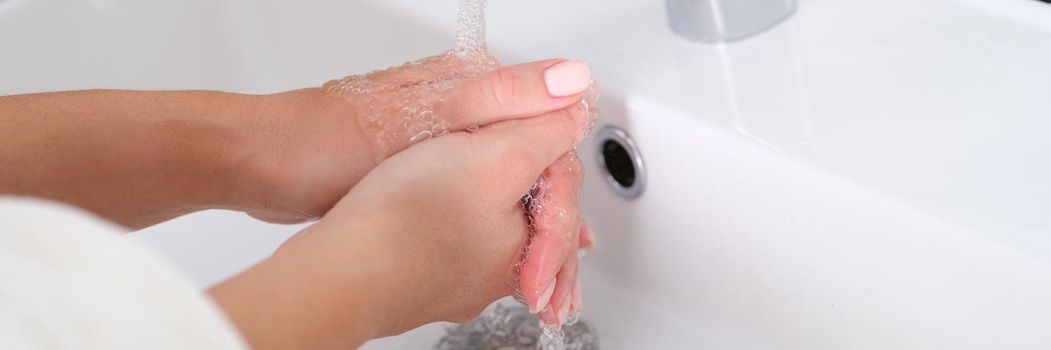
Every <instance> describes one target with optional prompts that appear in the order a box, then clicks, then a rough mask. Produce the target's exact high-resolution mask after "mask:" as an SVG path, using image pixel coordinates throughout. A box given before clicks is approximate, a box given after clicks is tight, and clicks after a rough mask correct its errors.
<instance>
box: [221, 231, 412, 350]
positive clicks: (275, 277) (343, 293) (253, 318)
mask: <svg viewBox="0 0 1051 350" xmlns="http://www.w3.org/2000/svg"><path fill="white" fill-rule="evenodd" d="M319 226H320V225H317V224H316V225H314V226H312V227H310V228H308V229H307V231H309V232H306V231H304V232H302V233H300V236H299V237H297V238H296V239H295V242H292V243H290V244H288V245H286V246H283V247H282V248H281V249H280V250H278V252H277V253H275V254H274V255H273V256H272V257H270V258H268V259H266V260H265V261H263V262H261V263H260V264H258V265H256V266H254V267H252V268H251V269H249V270H248V271H245V272H243V273H241V274H239V275H238V276H236V277H234V278H233V279H231V280H228V281H225V282H223V283H221V284H220V285H217V286H215V287H214V288H212V289H211V290H210V291H209V293H210V294H211V296H212V297H213V298H214V299H215V300H216V302H217V303H218V304H219V305H220V306H221V307H222V308H223V310H224V312H225V313H226V314H227V316H228V317H229V318H230V319H231V321H232V322H233V323H234V324H236V325H237V327H238V328H239V329H240V331H241V333H242V335H243V336H244V337H245V339H246V340H247V341H248V342H249V343H250V344H251V345H252V347H253V348H254V349H282V348H311V349H345V348H355V347H357V346H360V345H361V344H362V343H364V342H366V341H368V340H370V339H374V338H377V337H381V336H386V335H392V334H391V332H390V331H389V329H390V328H391V327H390V324H391V323H392V322H397V320H395V319H392V318H394V317H392V316H391V315H394V314H397V312H395V310H393V309H395V308H397V304H394V303H395V302H397V301H398V299H399V298H400V297H398V296H397V295H395V294H394V293H392V292H396V291H397V290H398V289H397V284H396V281H393V280H392V271H393V269H392V268H391V267H390V266H391V265H390V264H391V263H392V262H393V260H392V259H390V256H388V255H386V254H383V253H382V252H384V251H388V250H387V248H384V249H377V248H378V247H377V246H376V244H377V243H374V242H369V240H370V239H369V238H368V236H372V233H375V232H369V233H368V234H363V233H365V232H362V231H358V230H357V229H350V228H348V227H342V228H341V230H339V232H332V231H326V230H327V229H325V228H320V229H319ZM334 247H338V248H334ZM348 256H352V257H354V259H353V261H349V260H348V259H347V257H348Z"/></svg>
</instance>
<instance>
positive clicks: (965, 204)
mask: <svg viewBox="0 0 1051 350" xmlns="http://www.w3.org/2000/svg"><path fill="white" fill-rule="evenodd" d="M454 22H455V11H454V1H452V0H446V1H433V0H431V1H424V0H359V1H320V0H317V1H297V2H290V1H277V0H258V1H248V0H223V1H205V0H199V1H196V0H195V1H180V2H166V1H160V0H137V1H130V0H95V1H73V0H68V1H59V0H48V1H29V0H0V50H2V52H3V54H0V93H4V94H6V93H17V92H28V91H42V90H59V89H73V88H88V87H124V88H208V89H226V90H236V91H247V92H267V91H277V90H281V89H291V88H298V87H304V86H313V85H319V84H321V83H322V82H324V81H326V80H328V79H331V78H335V77H340V76H343V75H346V74H350V73H358V72H364V71H368V70H371V69H375V68H382V67H385V66H388V65H392V64H397V63H400V62H403V61H407V60H410V59H413V58H418V57H423V56H426V55H431V54H435V53H438V52H441V51H443V50H445V49H447V48H448V47H449V46H451V42H452V31H453V29H454V28H453V24H454ZM489 33H490V36H489V37H490V46H491V47H492V49H493V51H494V52H495V53H496V55H497V56H498V57H501V58H502V59H503V60H504V61H505V62H521V61H527V60H532V59H540V58H547V57H553V56H562V57H573V58H580V59H584V60H587V61H588V62H590V63H591V65H592V69H593V71H594V73H595V75H596V77H597V78H598V79H599V80H600V83H602V85H603V91H604V100H603V101H602V103H601V108H602V122H601V124H602V125H614V126H618V127H620V128H622V129H624V130H626V131H627V132H628V133H630V134H631V135H632V136H633V138H634V140H635V142H636V143H637V145H638V146H639V148H640V150H641V152H642V155H643V157H644V159H645V163H646V170H647V173H648V183H647V189H646V192H645V193H644V194H643V196H642V197H640V198H638V199H635V200H630V201H629V200H624V199H621V198H620V197H617V196H616V195H615V194H614V192H613V191H611V190H610V188H609V187H608V185H607V183H606V182H605V181H604V180H603V178H602V176H603V174H602V172H601V171H599V170H598V165H599V162H598V160H597V159H596V154H595V153H596V152H595V149H596V148H597V147H596V146H595V142H594V140H592V141H588V142H589V143H588V145H587V147H584V148H582V151H583V154H582V155H583V157H584V161H585V162H586V165H587V166H588V168H589V170H590V171H589V175H588V176H589V178H588V182H587V186H586V189H585V193H584V195H585V206H586V207H585V211H586V214H587V217H588V218H589V220H590V221H591V223H592V224H593V226H594V228H595V230H596V231H597V233H598V234H599V238H600V240H601V242H600V247H599V248H598V249H597V250H596V251H594V252H593V253H592V254H591V255H589V256H588V258H587V259H586V260H585V264H584V270H585V271H584V280H585V282H584V288H585V300H586V303H587V307H586V312H585V318H586V319H588V320H590V321H591V322H593V323H595V324H596V326H597V328H598V330H599V332H600V334H601V338H602V347H603V348H604V349H706V348H707V349H767V348H769V349H942V348H951V349H1041V348H1046V346H1047V344H1051V331H1049V329H1051V264H1049V263H1051V215H1049V214H1051V212H1049V211H1051V210H1049V208H1051V180H1049V179H1051V165H1048V162H1047V161H1046V160H1045V158H1046V157H1047V156H1046V155H1047V154H1048V153H1049V152H1051V138H1048V137H1047V136H1046V135H1048V134H1051V118H1048V116H1051V96H1049V95H1048V91H1051V64H1049V62H1051V5H1048V4H1044V3H1041V2H1037V1H1035V0H887V1H879V2H873V1H864V0H802V1H801V4H800V9H799V12H798V13H797V14H796V15H795V16H793V17H792V18H791V19H789V20H788V21H787V22H785V23H783V24H782V25H780V26H778V27H776V28H775V29H774V30H772V31H770V32H767V33H764V34H762V35H760V36H757V37H754V38H751V39H748V40H745V41H741V42H736V43H733V44H728V45H703V44H692V43H688V42H685V41H683V40H680V39H678V38H676V37H675V36H674V35H673V34H671V32H670V30H669V29H667V25H666V20H665V17H664V8H663V2H661V1H657V0H653V1H645V2H644V1H630V0H577V1H571V2H564V1H558V0H534V1H530V2H510V1H491V4H490V28H489ZM297 229H298V228H297V227H285V226H273V225H265V224H260V223H256V222H253V221H251V220H250V219H248V218H246V217H243V216H241V215H239V214H233V213H224V212H208V213H201V214H197V215H192V216H189V217H186V218H183V219H179V220H175V221H173V222H171V223H167V224H164V225H161V226H158V227H155V228H151V229H148V230H145V231H143V232H141V233H138V234H137V236H136V237H141V238H144V239H145V240H146V241H148V242H149V243H151V244H154V245H155V246H156V247H157V248H158V249H159V250H160V251H162V252H164V253H166V254H168V255H169V256H170V257H171V258H172V259H174V260H175V261H176V262H177V263H179V264H181V265H183V266H185V267H186V268H187V270H188V271H189V272H190V273H191V275H192V277H194V278H195V279H196V281H198V283H200V284H201V285H202V286H205V285H208V284H210V283H213V282H215V281H217V280H220V279H222V278H224V277H226V276H229V275H230V274H232V273H235V272H237V271H239V270H240V269H242V268H244V267H246V266H248V265H249V264H251V263H252V262H254V261H256V260H258V259H260V258H262V257H264V256H266V254H268V253H269V252H270V251H271V250H272V249H273V248H274V247H275V246H276V245H277V244H279V243H280V241H281V240H282V239H284V238H285V237H287V235H289V234H291V233H293V232H295V231H296V230H297ZM441 331H442V330H441V326H430V327H425V328H423V329H421V330H417V331H414V332H410V333H409V334H406V335H403V336H400V337H395V338H391V339H385V340H380V341H377V342H373V343H370V344H368V345H367V346H366V348H367V349H388V348H389V349H409V348H416V349H420V348H428V347H430V346H431V345H432V344H434V342H435V341H436V340H437V338H438V337H439V336H440V335H441Z"/></svg>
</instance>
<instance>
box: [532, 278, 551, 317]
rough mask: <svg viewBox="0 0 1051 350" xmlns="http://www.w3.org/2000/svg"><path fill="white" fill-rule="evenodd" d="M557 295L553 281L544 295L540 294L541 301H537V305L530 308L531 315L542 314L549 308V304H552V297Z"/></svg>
mask: <svg viewBox="0 0 1051 350" xmlns="http://www.w3.org/2000/svg"><path fill="white" fill-rule="evenodd" d="M552 294H555V279H554V278H552V279H551V284H549V285H548V286H547V289H545V290H544V294H540V299H537V300H536V305H533V307H532V308H530V310H529V313H532V314H535V313H538V312H540V310H543V309H544V308H546V307H547V304H548V303H550V302H551V295H552Z"/></svg>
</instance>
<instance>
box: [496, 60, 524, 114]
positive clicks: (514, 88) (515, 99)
mask: <svg viewBox="0 0 1051 350" xmlns="http://www.w3.org/2000/svg"><path fill="white" fill-rule="evenodd" d="M523 79H525V78H524V77H522V74H521V73H520V72H518V71H515V70H513V69H508V68H499V69H497V70H496V72H495V73H494V74H493V78H492V79H491V80H490V84H489V93H490V95H491V96H492V99H493V103H495V104H496V105H497V106H499V107H513V106H517V105H519V104H520V103H521V102H522V93H523V91H522V84H523Z"/></svg>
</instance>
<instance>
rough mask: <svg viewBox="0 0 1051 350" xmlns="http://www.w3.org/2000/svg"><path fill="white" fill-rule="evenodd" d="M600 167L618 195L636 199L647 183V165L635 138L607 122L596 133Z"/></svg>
mask: <svg viewBox="0 0 1051 350" xmlns="http://www.w3.org/2000/svg"><path fill="white" fill-rule="evenodd" d="M595 140H597V142H598V153H599V154H598V159H599V167H600V168H602V171H603V175H605V177H606V182H607V183H608V184H609V185H610V187H612V188H613V191H614V192H615V193H617V195H619V196H621V197H623V198H626V199H635V198H638V197H639V196H641V195H642V191H643V190H644V189H645V187H646V168H645V165H644V163H643V162H642V154H641V153H639V149H638V147H637V146H636V145H635V141H634V140H632V139H631V136H629V135H628V133H627V132H626V131H624V130H623V129H621V128H618V127H614V126H607V127H605V128H603V129H602V131H600V132H599V133H598V135H596V138H595Z"/></svg>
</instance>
